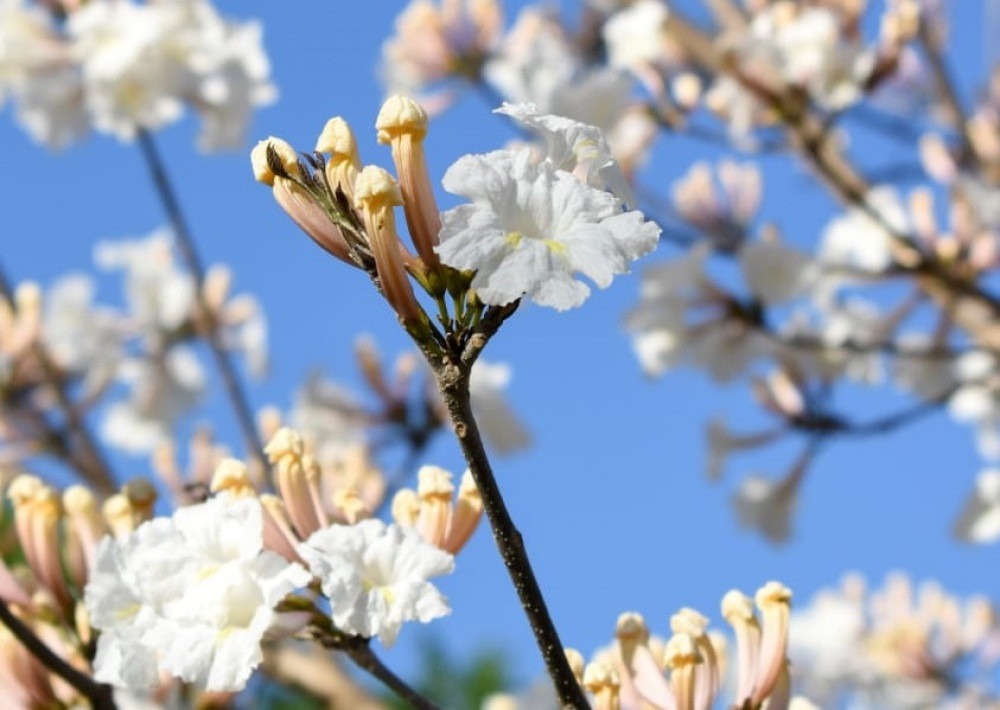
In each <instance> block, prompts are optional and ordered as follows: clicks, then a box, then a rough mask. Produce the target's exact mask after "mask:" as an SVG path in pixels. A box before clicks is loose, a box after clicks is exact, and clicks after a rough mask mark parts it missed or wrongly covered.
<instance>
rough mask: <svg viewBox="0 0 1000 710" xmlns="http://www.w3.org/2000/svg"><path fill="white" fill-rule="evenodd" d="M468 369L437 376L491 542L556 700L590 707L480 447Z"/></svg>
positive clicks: (443, 370) (449, 370) (457, 368)
mask: <svg viewBox="0 0 1000 710" xmlns="http://www.w3.org/2000/svg"><path fill="white" fill-rule="evenodd" d="M470 369H471V363H469V364H467V365H465V364H463V365H462V366H459V365H454V364H452V365H445V366H443V367H442V368H440V369H439V370H438V377H439V383H440V387H441V394H442V395H443V397H444V401H445V405H446V406H447V408H448V413H449V415H450V416H451V421H452V424H453V425H454V429H455V435H456V436H457V438H458V442H459V445H460V446H461V448H462V453H463V455H464V456H465V462H466V464H467V465H468V466H469V470H470V471H471V472H472V477H473V478H474V479H475V481H476V486H477V487H478V488H479V493H480V495H482V498H483V508H484V509H485V511H486V516H487V518H488V519H489V521H490V527H491V528H492V529H493V538H494V540H495V541H496V544H497V548H499V550H500V557H501V558H502V559H503V562H504V565H505V566H506V567H507V573H508V574H509V575H510V579H511V583H512V584H513V585H514V589H515V590H516V591H517V595H518V598H519V599H520V600H521V606H522V608H523V609H524V613H525V615H526V616H527V617H528V622H529V623H530V624H531V630H532V632H533V633H534V635H535V641H536V643H537V644H538V648H539V650H540V651H541V654H542V658H543V659H544V661H545V666H546V668H547V669H548V673H549V676H550V677H551V678H552V681H553V683H554V684H555V689H556V693H557V695H558V697H559V701H560V703H561V704H562V706H563V707H564V708H577V709H578V710H584V709H586V708H589V707H590V706H589V704H588V703H587V700H586V698H585V697H584V694H583V690H582V689H581V688H580V684H579V683H577V680H576V678H575V676H574V675H573V671H572V669H571V668H570V666H569V662H568V661H567V660H566V653H565V650H564V648H563V645H562V641H561V640H560V639H559V633H558V631H556V627H555V624H554V623H553V621H552V618H551V616H550V615H549V611H548V607H547V606H546V603H545V598H544V597H543V595H542V590H541V588H540V587H539V585H538V580H537V579H536V578H535V574H534V572H533V571H532V569H531V562H530V560H529V559H528V552H527V550H526V549H525V547H524V540H523V538H522V537H521V533H520V532H519V531H518V529H517V527H516V526H515V525H514V521H513V519H512V518H511V516H510V513H509V512H508V510H507V505H506V503H505V502H504V499H503V495H502V494H501V493H500V488H499V486H498V485H497V481H496V477H495V476H494V475H493V469H492V467H491V466H490V461H489V457H488V456H487V455H486V449H485V448H484V447H483V440H482V436H481V435H480V433H479V427H478V426H477V424H476V419H475V417H474V416H473V414H472V406H471V403H470V399H469V370H470Z"/></svg>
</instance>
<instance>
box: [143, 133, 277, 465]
mask: <svg viewBox="0 0 1000 710" xmlns="http://www.w3.org/2000/svg"><path fill="white" fill-rule="evenodd" d="M138 142H139V147H140V149H141V150H142V155H143V158H145V160H146V165H147V167H148V168H149V173H150V176H151V177H152V179H153V184H154V186H155V187H156V193H157V195H158V196H159V198H160V202H161V204H162V205H163V209H164V211H165V212H166V214H167V219H168V220H169V221H170V226H171V228H172V229H173V233H174V236H175V237H176V239H177V246H178V247H179V249H180V253H181V257H182V259H183V260H184V263H185V265H186V266H187V268H188V271H190V272H191V274H192V275H193V276H194V280H195V298H196V299H197V303H198V306H199V309H200V310H201V313H202V315H203V317H204V318H205V319H206V321H207V322H208V323H207V327H206V328H205V333H204V335H205V340H206V341H207V342H208V346H209V350H211V352H212V358H213V359H214V361H215V365H216V368H217V369H218V370H219V374H220V375H221V377H222V385H223V388H224V389H225V392H226V397H227V398H228V399H229V402H230V404H231V405H232V408H233V412H234V413H235V415H236V421H237V424H238V426H239V428H240V431H241V433H242V435H243V442H244V445H245V446H246V448H247V451H248V454H249V456H250V457H252V458H253V459H254V460H255V461H256V462H257V464H258V465H259V466H260V467H261V470H262V471H269V470H270V466H269V465H268V463H267V459H266V458H264V442H263V441H261V438H260V434H259V433H258V431H257V425H256V423H255V421H254V415H253V411H252V410H251V408H250V403H249V400H248V398H247V396H246V392H245V391H244V389H243V385H242V383H241V382H240V378H239V375H238V374H237V372H236V367H235V365H233V361H232V359H231V358H230V357H229V353H228V352H227V351H226V349H225V347H224V346H223V344H222V340H221V338H220V337H219V332H218V329H217V327H216V325H217V324H216V323H215V322H214V314H212V313H210V312H209V309H208V307H207V304H206V303H205V296H204V293H203V292H202V285H203V284H204V282H205V267H204V265H203V264H202V261H201V257H200V256H199V254H198V249H197V246H196V245H195V241H194V237H193V236H192V234H191V230H190V229H189V228H188V225H187V220H186V219H185V217H184V212H183V210H182V209H181V206H180V201H179V200H178V199H177V195H176V193H175V191H174V188H173V185H172V183H171V181H170V177H169V176H168V175H167V171H166V166H165V165H164V163H163V159H162V158H161V157H160V153H159V150H157V147H156V141H155V140H154V139H153V136H152V135H151V134H150V133H149V132H148V131H146V130H145V129H140V130H139V134H138Z"/></svg>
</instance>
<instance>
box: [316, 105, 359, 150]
mask: <svg viewBox="0 0 1000 710" xmlns="http://www.w3.org/2000/svg"><path fill="white" fill-rule="evenodd" d="M316 152H318V153H327V154H329V155H330V156H331V160H338V161H339V160H343V159H345V158H347V159H348V160H357V157H358V142H357V141H356V140H355V139H354V132H353V131H352V130H351V126H350V125H349V124H348V123H347V121H345V120H344V119H343V118H342V117H340V116H334V117H333V118H331V119H330V120H329V121H327V122H326V125H325V126H323V132H322V133H320V134H319V138H317V139H316Z"/></svg>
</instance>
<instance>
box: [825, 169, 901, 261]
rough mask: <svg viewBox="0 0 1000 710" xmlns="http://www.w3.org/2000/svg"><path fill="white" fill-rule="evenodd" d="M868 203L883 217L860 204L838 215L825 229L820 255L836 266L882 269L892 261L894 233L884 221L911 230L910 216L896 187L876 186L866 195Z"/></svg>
mask: <svg viewBox="0 0 1000 710" xmlns="http://www.w3.org/2000/svg"><path fill="white" fill-rule="evenodd" d="M867 202H868V206H869V207H870V208H871V209H872V210H873V211H874V212H875V213H877V214H878V215H879V216H880V217H881V221H876V220H874V219H873V218H872V216H871V215H870V214H869V213H868V212H866V211H865V210H862V209H860V208H857V207H852V208H851V209H849V210H848V211H847V213H846V214H844V215H841V216H840V217H837V218H836V219H834V220H833V221H832V222H830V224H829V225H827V227H826V229H825V230H824V232H823V237H822V244H821V245H820V250H819V254H820V259H821V260H822V261H825V262H827V263H828V264H830V265H833V266H849V267H855V268H859V269H864V270H865V271H875V272H878V271H883V270H884V269H887V268H888V267H889V266H890V265H891V264H892V251H891V249H890V245H891V241H890V240H891V239H892V237H891V236H890V235H889V233H888V232H886V228H885V226H884V225H883V223H885V225H888V226H889V227H890V228H891V229H892V230H894V231H895V232H899V233H903V234H906V233H908V232H909V231H910V229H909V224H910V223H909V219H908V218H907V215H906V211H905V209H904V207H903V203H902V202H901V201H900V199H899V194H898V193H897V192H896V190H895V188H893V187H888V186H881V187H876V188H874V189H873V190H872V191H871V192H870V193H869V194H868V197H867Z"/></svg>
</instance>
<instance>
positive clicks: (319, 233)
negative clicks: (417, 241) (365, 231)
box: [250, 137, 357, 266]
mask: <svg viewBox="0 0 1000 710" xmlns="http://www.w3.org/2000/svg"><path fill="white" fill-rule="evenodd" d="M274 160H276V161H277V162H278V163H279V164H280V166H281V167H280V169H279V172H280V171H283V172H284V173H285V175H280V174H276V173H275V169H276V168H277V167H278V166H277V165H273V164H272V161H274ZM250 164H251V165H252V167H253V173H254V178H256V179H257V181H258V182H262V183H264V184H265V185H270V186H271V192H272V194H273V195H274V199H275V200H276V201H277V203H278V204H279V205H281V208H282V209H283V210H285V213H286V214H287V215H288V216H289V217H291V218H292V221H293V222H295V224H297V225H298V226H299V228H300V229H301V230H302V231H303V232H305V233H306V234H308V235H309V238H310V239H312V240H313V241H314V242H316V244H317V245H319V246H320V248H322V249H323V250H324V251H326V252H327V253H329V254H330V255H332V256H335V257H337V258H338V259H340V260H341V261H343V262H344V263H346V264H350V265H351V266H357V264H356V263H354V260H353V259H352V258H351V256H350V249H349V248H348V246H347V240H346V239H345V238H344V233H343V232H342V231H341V230H340V227H338V226H337V225H336V224H334V223H333V221H332V220H331V219H330V217H329V215H327V213H326V211H325V210H324V209H323V208H322V207H321V206H320V205H319V204H318V203H317V202H316V200H315V198H313V196H312V195H310V194H309V192H308V191H307V190H306V189H305V188H303V187H302V186H301V185H299V184H298V183H296V182H295V178H297V177H299V176H300V175H301V170H300V168H299V157H298V155H297V154H296V153H295V149H294V148H292V146H290V145H289V144H288V143H286V142H285V141H283V140H281V139H280V138H274V137H271V138H267V139H266V140H262V141H260V142H259V143H258V144H257V145H256V146H255V147H254V149H253V151H252V152H251V153H250Z"/></svg>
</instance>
